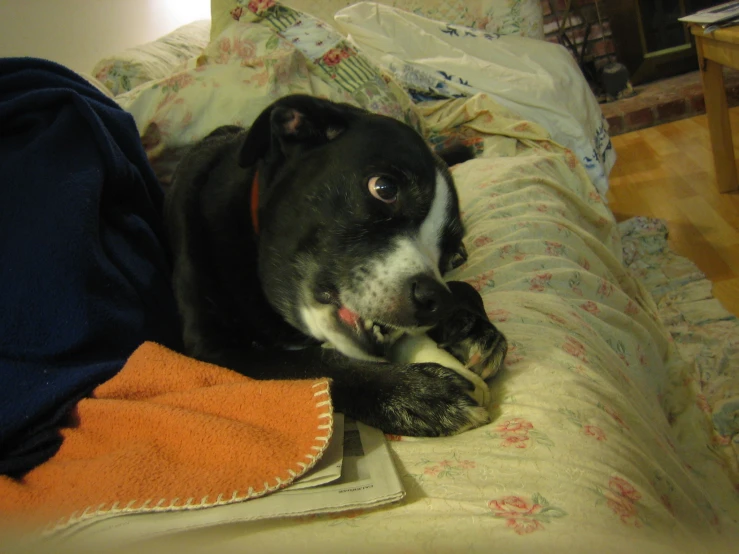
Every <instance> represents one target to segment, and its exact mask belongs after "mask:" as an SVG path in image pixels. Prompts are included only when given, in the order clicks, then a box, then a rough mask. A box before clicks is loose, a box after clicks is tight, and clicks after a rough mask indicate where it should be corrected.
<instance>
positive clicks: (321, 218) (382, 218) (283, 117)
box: [240, 95, 466, 359]
mask: <svg viewBox="0 0 739 554" xmlns="http://www.w3.org/2000/svg"><path fill="white" fill-rule="evenodd" d="M240 164H241V165H242V166H243V167H256V168H257V171H258V181H259V188H260V190H259V195H260V202H259V220H260V236H259V273H260V279H261V282H262V287H263V289H264V292H265V294H266V296H267V299H268V300H269V302H270V303H271V304H272V306H273V307H274V308H275V309H276V310H277V311H278V312H279V313H280V314H281V315H282V316H283V317H284V318H285V319H286V320H287V321H288V322H289V323H290V324H291V325H293V326H295V327H297V328H298V329H300V330H301V331H303V332H304V333H306V334H308V335H311V336H313V337H315V338H316V339H318V340H320V341H327V342H329V343H331V344H332V345H333V346H334V347H335V348H337V349H338V350H339V351H341V352H342V353H344V354H346V355H348V356H351V357H354V358H364V359H376V358H379V357H381V356H382V355H383V352H384V349H385V344H386V342H387V341H388V340H390V337H391V336H393V335H396V334H398V332H399V331H405V332H409V331H410V332H413V331H419V332H420V331H422V330H425V329H428V328H430V327H432V326H433V325H434V324H436V323H438V322H439V321H440V320H441V319H442V318H443V317H444V315H445V313H446V312H447V311H448V309H449V307H450V302H451V301H452V296H451V294H450V292H449V289H448V288H447V286H446V285H445V284H444V281H443V280H442V277H441V275H442V273H443V272H444V271H446V270H447V269H448V268H450V267H453V266H454V265H456V264H458V263H459V262H460V261H463V259H464V257H465V256H466V254H465V253H464V246H463V244H462V235H463V227H462V223H461V221H460V215H459V202H458V198H457V193H456V190H455V188H454V183H453V180H452V177H451V174H450V173H449V170H448V168H447V165H446V163H445V162H444V161H443V160H442V159H441V158H439V157H438V156H436V155H435V154H433V153H432V152H431V150H430V149H429V148H428V146H427V145H426V143H425V142H424V141H423V139H422V138H421V137H420V136H419V135H418V134H417V133H416V132H415V131H414V130H413V129H411V128H410V127H409V126H407V125H405V124H403V123H400V122H398V121H396V120H394V119H391V118H388V117H384V116H380V115H375V114H371V113H369V112H366V111H363V110H360V109H358V108H354V107H352V106H349V105H344V104H335V103H332V102H329V101H325V100H320V99H317V98H313V97H309V96H302V95H294V96H288V97H285V98H283V99H281V100H278V101H277V102H275V103H274V104H272V105H271V106H270V107H269V108H267V109H266V110H265V111H264V112H263V113H262V114H261V115H260V117H259V118H258V119H257V120H256V122H255V123H254V125H253V126H252V128H251V129H250V130H249V133H248V134H247V136H246V139H245V141H244V144H243V147H242V149H241V154H240Z"/></svg>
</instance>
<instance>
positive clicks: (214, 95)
mask: <svg viewBox="0 0 739 554" xmlns="http://www.w3.org/2000/svg"><path fill="white" fill-rule="evenodd" d="M232 6H233V7H232V10H231V12H233V13H229V24H228V25H226V26H224V27H223V29H222V31H221V32H220V34H219V35H218V36H216V37H215V38H214V39H213V40H211V42H210V44H208V46H207V47H206V48H205V50H203V51H202V53H201V54H200V55H199V56H198V57H197V58H193V59H191V60H190V61H189V62H188V63H187V64H186V65H184V66H182V67H181V69H180V71H177V72H175V73H173V74H171V75H169V76H167V77H166V78H163V79H159V80H156V81H152V82H149V83H146V84H145V85H142V86H140V87H138V88H135V89H133V90H131V91H130V92H128V93H126V94H123V95H121V96H119V97H117V98H116V100H117V101H118V102H119V104H121V106H123V108H124V109H126V110H127V111H129V112H130V113H131V114H132V115H133V116H134V119H135V120H136V124H137V126H138V128H139V132H140V133H141V135H142V141H143V143H144V147H145V149H146V151H147V154H148V156H149V161H150V162H151V164H152V166H153V167H154V170H155V171H156V173H157V176H158V177H159V179H160V180H161V181H162V183H163V184H165V185H166V184H167V183H168V182H169V179H170V178H171V175H172V173H173V171H174V167H176V165H177V163H178V162H179V160H180V159H181V157H182V156H183V155H184V153H185V151H186V149H187V148H188V147H190V146H191V145H192V144H194V143H196V142H197V141H199V140H201V139H202V138H203V137H205V136H206V135H207V134H208V133H210V132H211V131H212V130H213V129H215V128H216V127H219V126H221V125H228V124H231V125H241V126H244V127H248V126H249V125H251V124H252V122H253V121H254V120H255V119H256V117H257V116H258V115H259V113H260V112H261V111H262V110H263V109H264V108H266V107H267V105H269V104H270V103H271V102H273V101H274V100H276V99H278V98H280V97H282V96H285V95H287V94H292V93H303V94H310V95H313V96H318V97H322V98H328V99H330V100H333V101H337V102H347V103H350V104H353V105H356V106H359V107H362V108H365V109H367V110H369V111H372V112H375V113H380V114H383V115H387V116H389V117H394V118H396V119H398V120H401V121H404V122H405V123H408V124H409V125H411V126H412V127H414V128H416V129H417V130H418V131H419V132H423V124H422V121H421V118H420V117H419V116H418V114H417V112H416V108H415V106H414V104H413V102H412V100H411V98H410V97H409V96H408V94H407V93H406V92H405V91H404V90H403V89H402V88H401V87H400V86H399V85H397V84H396V83H395V81H394V80H393V79H392V78H391V77H389V76H388V75H386V74H383V73H382V72H381V71H380V70H379V69H377V68H376V67H375V66H374V65H373V64H372V63H370V62H369V61H368V60H367V58H366V57H364V56H363V55H361V54H359V53H358V52H357V51H356V50H355V49H354V48H353V47H352V46H351V45H350V44H349V43H348V42H346V41H345V39H344V37H343V36H342V35H341V34H339V33H338V32H337V31H335V30H334V29H332V28H331V27H330V26H329V25H327V24H325V23H323V22H322V21H320V20H318V19H316V18H314V17H312V16H310V15H307V14H304V13H302V12H298V11H296V10H294V9H292V8H288V7H286V6H283V5H282V4H279V3H276V2H274V1H273V0H252V1H251V2H249V3H241V2H238V1H236V0H234V1H233V2H232Z"/></svg>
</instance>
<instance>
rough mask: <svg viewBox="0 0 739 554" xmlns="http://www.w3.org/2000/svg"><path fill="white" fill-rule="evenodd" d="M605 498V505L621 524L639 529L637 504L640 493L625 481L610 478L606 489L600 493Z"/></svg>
mask: <svg viewBox="0 0 739 554" xmlns="http://www.w3.org/2000/svg"><path fill="white" fill-rule="evenodd" d="M600 492H601V494H602V495H603V496H604V497H605V498H606V505H607V506H608V507H609V508H610V509H611V511H612V512H613V513H614V514H615V515H617V516H618V517H619V519H620V520H621V523H623V524H624V525H628V526H634V527H641V526H642V525H643V523H642V518H641V517H640V516H639V507H638V502H639V500H640V499H641V496H642V495H641V493H640V492H639V491H638V490H636V488H635V487H634V485H632V484H631V483H629V482H628V481H627V480H626V479H624V478H622V477H618V476H612V477H611V478H610V479H609V481H608V489H607V490H605V491H603V490H601V491H600Z"/></svg>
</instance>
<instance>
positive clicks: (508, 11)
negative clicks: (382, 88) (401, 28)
mask: <svg viewBox="0 0 739 554" xmlns="http://www.w3.org/2000/svg"><path fill="white" fill-rule="evenodd" d="M270 2H271V0H241V1H235V0H211V15H212V18H213V31H212V34H211V37H216V36H218V35H219V34H220V32H221V31H222V30H223V28H224V27H225V26H226V25H227V24H228V18H229V16H230V15H231V14H232V12H233V11H234V10H237V11H238V10H239V9H241V10H244V9H247V8H248V9H252V8H257V9H259V8H260V7H261V6H263V5H265V4H269V3H270ZM284 3H285V4H287V5H289V6H291V7H293V8H295V9H298V10H301V11H304V12H307V13H310V14H313V15H314V16H316V17H319V18H321V19H323V20H325V21H332V20H333V16H334V14H335V13H336V12H337V11H339V10H341V9H342V8H346V7H347V6H350V5H352V4H354V3H356V0H287V1H286V2H284ZM379 3H380V4H386V5H388V6H392V7H395V8H401V9H404V10H407V11H409V12H413V13H416V14H418V15H423V16H424V17H428V18H431V19H436V20H439V21H447V22H449V23H453V24H457V25H464V26H465V27H472V28H475V29H480V30H482V31H486V32H488V33H493V34H496V35H521V36H525V37H530V38H538V39H543V38H544V23H543V15H542V9H541V3H540V0H383V1H381V2H379Z"/></svg>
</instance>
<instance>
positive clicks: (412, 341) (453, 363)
mask: <svg viewBox="0 0 739 554" xmlns="http://www.w3.org/2000/svg"><path fill="white" fill-rule="evenodd" d="M387 358H388V360H389V361H391V362H394V363H398V364H413V363H423V362H433V363H437V364H439V365H441V366H444V367H446V368H449V369H451V370H453V371H455V372H457V373H458V374H459V375H461V376H462V377H464V378H465V379H467V380H468V381H470V382H471V383H472V384H473V385H475V390H474V392H472V393H470V395H471V396H472V398H473V399H474V400H475V401H476V402H477V403H478V404H479V405H480V406H487V405H488V402H489V401H490V388H489V387H488V386H487V384H486V383H485V381H483V380H482V378H481V377H480V376H479V375H478V374H477V373H474V372H472V371H470V370H469V369H467V368H466V367H465V366H464V365H462V364H461V363H460V362H459V360H457V359H456V358H455V357H454V356H452V355H451V354H450V353H449V352H447V351H446V350H444V349H443V348H439V346H438V345H437V344H436V343H435V342H434V341H433V340H432V339H431V337H429V336H428V335H425V334H424V335H403V336H402V337H400V338H399V339H398V340H397V341H395V343H394V344H393V345H392V346H391V347H390V348H389V349H388V352H387Z"/></svg>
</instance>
